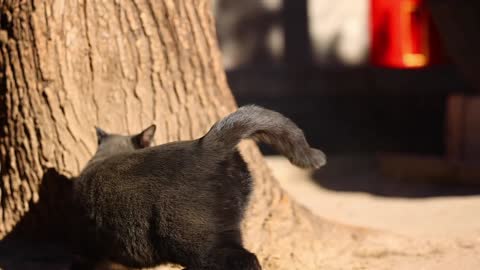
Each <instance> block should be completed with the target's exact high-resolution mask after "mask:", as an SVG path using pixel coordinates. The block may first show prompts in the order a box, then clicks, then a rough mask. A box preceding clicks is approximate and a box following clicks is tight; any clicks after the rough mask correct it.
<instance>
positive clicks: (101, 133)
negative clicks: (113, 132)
mask: <svg viewBox="0 0 480 270" xmlns="http://www.w3.org/2000/svg"><path fill="white" fill-rule="evenodd" d="M95 131H96V132H97V143H98V145H100V143H102V140H103V139H105V138H106V137H107V136H108V133H107V132H105V131H104V130H103V129H101V128H99V127H97V126H96V127H95Z"/></svg>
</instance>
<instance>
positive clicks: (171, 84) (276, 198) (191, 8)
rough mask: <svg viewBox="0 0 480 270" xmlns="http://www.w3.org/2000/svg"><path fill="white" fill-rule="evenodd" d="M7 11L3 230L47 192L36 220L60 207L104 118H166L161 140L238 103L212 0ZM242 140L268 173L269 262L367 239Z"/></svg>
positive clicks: (312, 262) (93, 0)
mask: <svg viewBox="0 0 480 270" xmlns="http://www.w3.org/2000/svg"><path fill="white" fill-rule="evenodd" d="M0 16H1V17H0V19H1V29H0V50H1V52H0V67H1V72H0V76H1V77H0V92H1V93H0V153H1V165H2V173H1V175H2V179H1V182H0V237H5V236H8V235H9V234H10V233H11V232H12V230H14V227H15V226H16V225H17V227H18V224H19V223H21V222H23V220H24V219H26V216H27V215H28V214H29V213H30V212H32V211H33V210H32V208H35V207H36V206H37V205H39V204H41V202H44V204H46V205H47V207H46V208H44V210H42V211H39V213H38V214H37V215H35V216H34V218H32V219H31V222H32V224H33V225H35V226H37V225H38V224H39V223H41V222H43V223H45V224H47V225H48V224H49V222H50V220H51V216H53V215H54V214H57V215H58V214H59V213H56V212H57V211H56V210H55V209H56V208H55V207H57V206H58V207H59V205H61V203H59V202H61V201H62V198H65V196H66V195H65V191H64V189H63V188H62V184H59V182H55V181H57V180H58V179H63V181H64V182H65V181H66V182H68V181H70V180H71V179H70V178H72V177H74V176H75V175H76V174H77V173H78V172H79V171H80V170H81V168H82V166H83V165H84V164H85V163H86V161H87V160H88V159H89V158H90V157H91V156H92V154H93V152H94V151H95V148H96V139H95V132H94V125H98V126H100V127H102V128H104V129H105V130H107V131H110V132H120V133H132V132H138V131H140V130H141V129H142V128H144V127H147V126H148V125H150V124H152V123H155V124H157V135H156V143H157V144H159V143H165V142H169V141H175V140H182V139H191V138H196V137H199V136H201V135H203V134H204V133H205V132H206V131H207V130H208V128H209V127H210V126H211V124H212V123H213V122H214V121H216V120H217V119H219V118H220V117H222V116H224V115H226V114H227V113H229V112H232V111H233V110H235V108H236V104H235V101H234V99H233V97H232V95H231V93H230V91H229V88H228V85H227V83H226V79H225V74H224V71H223V69H222V66H221V59H220V54H219V50H218V46H217V42H216V37H215V29H214V21H213V17H212V15H211V12H210V3H209V1H207V0H195V1H175V0H131V1H126V0H125V1H122V0H88V1H87V0H38V1H34V0H31V1H19V0H0ZM241 148H242V153H243V155H244V157H245V159H246V160H247V162H248V163H249V166H250V167H251V169H252V172H253V175H254V177H255V183H256V187H255V192H254V195H253V197H252V202H251V207H250V209H249V211H248V216H247V218H246V221H245V223H244V228H245V230H244V231H245V239H246V245H247V247H248V248H249V249H250V250H252V251H253V252H255V253H257V255H258V256H259V258H260V259H261V263H262V265H263V267H264V268H265V269H275V270H281V269H319V268H320V267H321V266H327V265H328V264H329V263H331V261H332V259H331V258H334V260H335V258H336V257H337V256H339V255H342V253H344V254H343V255H345V253H346V250H352V248H353V249H357V248H361V246H362V243H363V240H362V239H364V238H365V236H363V235H364V234H360V233H358V230H350V229H346V228H344V227H339V226H336V225H333V224H331V223H328V222H322V221H321V220H320V219H319V218H317V217H315V216H313V215H312V214H311V213H310V212H309V211H307V210H305V209H304V208H302V207H300V206H298V205H297V204H296V203H295V202H293V201H292V200H291V199H290V198H289V196H288V195H286V194H285V193H284V191H282V189H281V188H280V187H279V185H278V183H277V182H276V181H275V179H274V178H273V177H272V175H271V173H270V172H269V170H268V168H267V166H266V164H265V163H264V161H263V159H262V156H261V154H260V152H259V151H258V149H257V148H256V146H255V145H254V144H253V143H251V142H250V143H249V142H246V143H244V144H242V146H241ZM53 178H55V179H57V180H55V181H53V180H50V179H53ZM294 180H295V179H292V181H294ZM49 181H53V183H52V184H50V185H48V184H47V183H48V182H49ZM45 209H46V210H45ZM61 213H62V212H61V211H60V214H61ZM327 235H328V237H326V236H327ZM332 236H333V238H332ZM332 239H335V240H334V241H333V240H332ZM333 242H335V243H337V246H338V243H343V244H341V245H344V246H345V248H344V249H343V248H341V249H340V251H339V249H335V250H334V251H333V250H332V249H328V246H329V245H330V244H332V243H333ZM329 250H330V251H329ZM348 254H350V255H349V256H346V255H345V257H344V259H343V260H346V259H345V258H347V257H348V259H350V258H352V256H351V253H348ZM329 258H330V259H329Z"/></svg>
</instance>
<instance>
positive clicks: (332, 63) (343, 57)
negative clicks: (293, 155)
mask: <svg viewBox="0 0 480 270" xmlns="http://www.w3.org/2000/svg"><path fill="white" fill-rule="evenodd" d="M214 12H215V16H216V21H217V31H218V38H219V43H220V46H221V50H222V53H223V59H224V65H225V68H226V70H227V76H228V81H229V84H230V86H231V88H232V91H233V92H234V95H235V96H236V98H237V100H238V102H239V103H240V104H245V103H257V104H260V105H264V106H268V107H269V108H272V109H276V110H279V111H281V112H282V113H285V114H286V115H288V116H289V117H291V118H292V119H293V120H295V121H296V122H297V123H299V125H300V126H301V127H302V128H304V129H305V130H306V133H307V135H309V137H310V138H311V140H313V142H314V143H315V144H317V145H319V146H320V145H321V146H324V148H326V150H327V151H329V152H352V151H353V152H375V151H397V150H401V151H407V152H422V153H442V152H443V150H444V138H443V134H444V129H445V124H444V117H445V102H446V96H447V95H448V94H449V93H451V92H452V91H453V90H455V91H458V89H466V88H468V86H466V84H465V83H464V82H463V80H462V79H461V78H460V76H459V75H458V73H457V71H456V70H455V69H454V68H453V67H452V66H451V65H440V66H434V67H431V68H426V69H421V70H392V69H385V68H378V67H372V66H371V65H369V49H370V35H369V31H370V30H369V16H370V0H355V1H351V0H337V1H330V0H243V1H237V0H216V1H214Z"/></svg>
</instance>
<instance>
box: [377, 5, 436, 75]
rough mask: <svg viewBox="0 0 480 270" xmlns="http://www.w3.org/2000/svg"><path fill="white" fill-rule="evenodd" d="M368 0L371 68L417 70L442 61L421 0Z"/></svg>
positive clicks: (432, 28)
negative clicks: (374, 66)
mask: <svg viewBox="0 0 480 270" xmlns="http://www.w3.org/2000/svg"><path fill="white" fill-rule="evenodd" d="M370 1H371V8H370V38H371V41H370V46H371V47H370V62H371V63H372V64H373V65H376V66H383V67H392V68H421V67H426V66H431V65H435V64H439V63H443V62H445V57H444V55H443V53H442V51H443V49H442V46H441V43H440V40H439V37H438V34H437V32H436V30H435V28H434V25H433V23H432V19H431V15H430V13H429V11H428V9H427V6H426V5H425V3H424V2H425V1H423V0H370Z"/></svg>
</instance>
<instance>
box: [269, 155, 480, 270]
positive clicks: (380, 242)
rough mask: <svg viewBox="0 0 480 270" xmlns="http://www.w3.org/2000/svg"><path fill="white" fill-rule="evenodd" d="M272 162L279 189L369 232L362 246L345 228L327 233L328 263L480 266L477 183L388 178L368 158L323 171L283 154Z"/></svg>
mask: <svg viewBox="0 0 480 270" xmlns="http://www.w3.org/2000/svg"><path fill="white" fill-rule="evenodd" d="M267 162H268V164H269V166H270V167H271V168H272V171H273V173H274V175H275V176H276V177H277V179H278V180H279V181H280V184H281V185H282V187H283V188H284V189H285V190H286V191H287V192H288V193H290V194H291V195H292V196H293V197H294V198H295V199H296V200H298V201H299V202H300V203H301V204H303V205H304V206H306V207H307V208H309V209H311V211H313V212H314V213H316V214H318V215H319V216H321V217H323V218H325V219H326V221H325V222H326V223H328V224H330V225H329V226H333V227H335V226H337V227H338V230H340V231H343V232H342V233H345V230H347V231H348V230H350V231H352V234H356V235H359V236H358V237H362V236H361V235H362V233H365V234H368V235H369V236H368V237H367V238H368V239H369V240H367V241H366V243H365V242H364V243H363V244H362V247H360V248H358V247H353V246H352V243H353V242H352V241H349V240H344V239H343V238H342V237H341V234H342V233H339V234H336V233H329V234H326V235H325V236H324V238H325V239H324V241H325V242H330V243H331V244H330V245H326V248H325V252H326V253H328V254H332V257H328V256H327V255H325V254H322V255H319V257H320V258H321V259H322V261H323V262H324V265H325V269H402V270H403V269H428V270H447V269H448V270H450V269H468V270H470V269H472V270H473V269H480V215H479V213H480V211H479V210H480V193H476V190H475V188H473V187H463V188H459V187H439V186H438V185H436V184H434V185H431V184H416V183H414V182H405V181H403V182H399V181H394V180H391V179H383V178H382V177H381V176H379V175H378V173H377V172H376V171H375V164H374V162H372V161H371V160H369V159H365V158H363V157H355V158H351V157H349V158H342V157H338V158H335V157H334V158H330V159H329V164H327V167H324V169H321V170H324V172H323V173H322V172H321V170H320V171H319V172H316V173H312V172H309V171H305V170H302V169H299V168H296V167H294V166H293V165H291V164H290V163H289V162H288V161H287V160H286V159H284V158H282V157H278V156H270V157H267ZM475 194H478V195H475ZM335 224H337V225H335ZM331 230H332V231H335V230H336V229H335V228H333V229H331Z"/></svg>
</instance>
